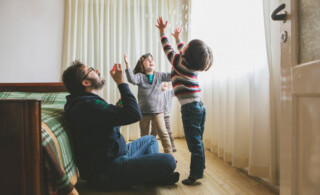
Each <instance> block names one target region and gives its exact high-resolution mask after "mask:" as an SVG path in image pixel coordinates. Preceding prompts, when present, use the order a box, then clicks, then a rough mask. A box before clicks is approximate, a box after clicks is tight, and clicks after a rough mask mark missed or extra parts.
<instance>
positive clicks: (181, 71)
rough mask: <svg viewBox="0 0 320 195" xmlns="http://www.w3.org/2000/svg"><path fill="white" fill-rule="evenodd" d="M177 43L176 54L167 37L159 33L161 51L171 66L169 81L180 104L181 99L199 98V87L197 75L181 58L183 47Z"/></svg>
mask: <svg viewBox="0 0 320 195" xmlns="http://www.w3.org/2000/svg"><path fill="white" fill-rule="evenodd" d="M176 41H177V47H178V51H179V53H176V52H175V51H174V50H173V48H172V46H171V45H170V44H169V40H168V37H167V36H166V35H165V33H161V43H162V47H163V50H164V52H165V54H166V56H167V57H168V59H169V61H170V63H171V64H172V69H171V81H172V86H173V90H174V94H175V96H177V98H178V100H179V101H180V103H181V100H182V99H194V98H200V91H201V89H200V86H199V81H198V73H197V72H196V71H194V70H190V69H188V68H187V67H186V65H187V64H188V62H187V61H186V59H185V58H183V57H182V49H183V47H184V46H185V45H184V43H183V42H181V41H180V40H176Z"/></svg>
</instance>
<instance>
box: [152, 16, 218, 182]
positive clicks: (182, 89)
mask: <svg viewBox="0 0 320 195" xmlns="http://www.w3.org/2000/svg"><path fill="white" fill-rule="evenodd" d="M157 23H158V24H157V25H156V27H157V28H158V29H159V31H160V34H161V43H162V47H163V49H164V52H165V54H166V56H167V57H168V59H169V61H170V63H171V64H172V71H171V80H172V85H173V90H174V94H175V96H177V98H178V100H179V102H180V104H181V115H182V123H183V128H184V133H185V137H186V141H187V145H188V149H189V151H190V152H191V164H190V174H189V177H188V178H187V179H185V180H183V181H182V183H183V184H185V185H192V184H193V183H194V182H195V181H196V180H197V179H200V178H202V177H203V171H204V169H205V154H204V146H203V142H202V136H203V132H204V123H205V119H206V108H205V106H204V105H203V104H202V102H201V100H200V91H201V90H200V87H199V81H198V78H197V77H198V73H197V71H206V70H208V69H209V68H210V67H211V66H212V63H213V55H212V51H211V49H210V47H209V46H207V45H206V44H205V43H204V42H203V41H201V40H197V39H195V40H192V41H190V42H189V43H188V44H187V45H186V46H185V45H184V44H183V43H182V42H181V41H180V33H181V30H180V29H179V28H177V29H175V31H174V33H172V35H173V37H174V38H175V39H176V42H177V47H178V50H179V53H176V52H175V51H174V50H173V48H172V47H171V45H169V41H168V38H167V37H166V35H165V33H164V32H165V29H166V27H167V24H168V22H167V21H166V23H164V22H163V20H162V18H161V17H159V18H158V19H157Z"/></svg>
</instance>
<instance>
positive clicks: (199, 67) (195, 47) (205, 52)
mask: <svg viewBox="0 0 320 195" xmlns="http://www.w3.org/2000/svg"><path fill="white" fill-rule="evenodd" d="M183 57H184V58H185V59H186V60H187V62H188V68H189V69H191V70H195V71H207V70H209V68H210V67H211V66H212V64H213V54H212V50H211V48H210V47H209V46H208V45H207V44H205V43H204V42H203V41H201V40H199V39H194V40H192V41H190V42H189V44H188V47H187V48H186V50H185V51H184V55H183Z"/></svg>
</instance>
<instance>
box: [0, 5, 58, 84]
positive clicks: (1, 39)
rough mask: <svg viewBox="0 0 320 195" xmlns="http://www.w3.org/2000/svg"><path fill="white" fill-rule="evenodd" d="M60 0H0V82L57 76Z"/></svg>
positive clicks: (53, 79)
mask: <svg viewBox="0 0 320 195" xmlns="http://www.w3.org/2000/svg"><path fill="white" fill-rule="evenodd" d="M63 25H64V0H0V82H2V83H11V82H13V83H17V82H57V81H60V77H61V57H62V41H63Z"/></svg>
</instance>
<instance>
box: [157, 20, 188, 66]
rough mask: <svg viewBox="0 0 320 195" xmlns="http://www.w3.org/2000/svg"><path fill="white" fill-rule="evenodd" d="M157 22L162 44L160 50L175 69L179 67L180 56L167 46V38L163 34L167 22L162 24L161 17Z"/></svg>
mask: <svg viewBox="0 0 320 195" xmlns="http://www.w3.org/2000/svg"><path fill="white" fill-rule="evenodd" d="M157 22H158V25H156V27H157V28H158V29H159V31H160V36H161V44H162V48H163V50H164V53H165V54H166V56H167V58H168V59H169V61H170V63H171V64H172V65H173V67H176V66H178V65H179V63H180V60H181V58H182V56H181V55H180V54H178V53H176V52H175V51H174V50H173V48H172V46H171V45H170V44H169V39H168V37H167V36H166V35H165V33H164V31H165V29H166V27H167V24H168V21H166V23H164V22H163V20H162V17H159V18H158V19H157Z"/></svg>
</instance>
